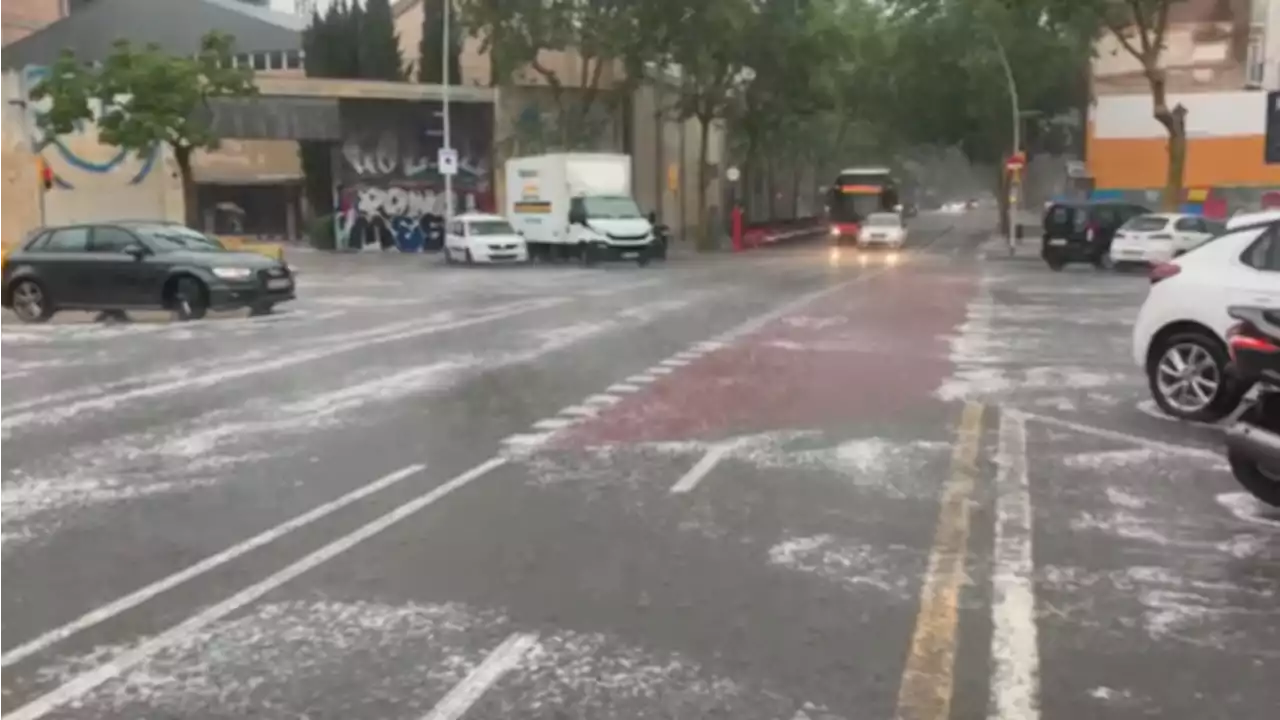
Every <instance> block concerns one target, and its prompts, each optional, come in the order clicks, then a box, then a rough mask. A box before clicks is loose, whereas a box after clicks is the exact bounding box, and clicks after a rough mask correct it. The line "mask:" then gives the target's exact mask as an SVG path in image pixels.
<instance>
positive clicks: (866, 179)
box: [827, 167, 899, 244]
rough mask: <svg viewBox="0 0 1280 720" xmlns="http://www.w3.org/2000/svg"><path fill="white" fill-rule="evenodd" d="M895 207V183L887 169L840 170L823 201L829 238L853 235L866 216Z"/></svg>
mask: <svg viewBox="0 0 1280 720" xmlns="http://www.w3.org/2000/svg"><path fill="white" fill-rule="evenodd" d="M898 210H899V200H898V183H897V181H896V180H895V179H894V177H893V174H892V173H891V172H890V170H889V168H883V167H862V168H848V169H845V170H841V171H840V174H839V175H837V176H836V181H835V183H834V184H833V185H832V186H831V191H830V193H829V198H828V200H827V221H828V222H830V223H831V239H832V241H834V242H835V243H836V244H839V243H840V242H841V241H843V240H844V239H845V238H857V237H858V228H859V227H860V226H861V225H862V221H863V220H865V219H866V217H867V216H868V215H870V214H871V213H877V212H897V211H898Z"/></svg>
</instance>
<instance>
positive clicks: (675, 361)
mask: <svg viewBox="0 0 1280 720" xmlns="http://www.w3.org/2000/svg"><path fill="white" fill-rule="evenodd" d="M658 364H659V365H662V366H664V367H686V366H688V365H689V361H688V360H685V359H684V358H680V357H669V358H667V359H666V360H663V361H662V362H660V363H658Z"/></svg>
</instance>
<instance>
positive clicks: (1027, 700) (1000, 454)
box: [987, 411, 1040, 720]
mask: <svg viewBox="0 0 1280 720" xmlns="http://www.w3.org/2000/svg"><path fill="white" fill-rule="evenodd" d="M1026 422H1027V421H1026V418H1024V417H1023V416H1022V415H1019V414H1018V413H1016V412H1011V411H1006V412H1002V413H1001V414H1000V439H999V445H998V447H997V450H996V464H997V466H998V470H997V472H996V483H995V485H996V522H995V525H996V527H995V567H994V569H993V571H992V574H991V585H992V603H991V621H992V628H993V631H992V635H991V657H992V660H993V663H994V668H993V670H992V675H991V698H990V705H989V707H988V709H987V717H988V718H990V719H991V720H1038V719H1039V717H1040V647H1039V642H1038V637H1037V630H1036V598H1035V588H1034V586H1033V584H1032V575H1033V573H1034V572H1035V566H1034V564H1033V560H1032V554H1031V542H1032V529H1031V525H1032V518H1033V515H1032V510H1031V486H1030V480H1029V478H1028V476H1027V424H1026Z"/></svg>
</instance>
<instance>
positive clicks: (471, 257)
mask: <svg viewBox="0 0 1280 720" xmlns="http://www.w3.org/2000/svg"><path fill="white" fill-rule="evenodd" d="M465 258H466V262H467V264H468V265H475V264H476V258H475V256H474V255H472V254H471V248H467V249H466V255H465Z"/></svg>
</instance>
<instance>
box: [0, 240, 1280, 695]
mask: <svg viewBox="0 0 1280 720" xmlns="http://www.w3.org/2000/svg"><path fill="white" fill-rule="evenodd" d="M991 225H992V223H991V218H990V217H979V218H973V217H949V216H944V215H928V216H922V217H921V218H920V219H919V221H918V222H917V225H916V226H915V227H916V228H917V229H915V230H913V236H912V240H911V242H910V244H909V246H908V248H907V249H906V250H904V251H903V252H902V253H901V254H900V256H897V257H898V261H897V262H890V261H889V258H888V254H886V253H868V254H859V253H856V252H853V251H849V250H848V249H846V250H845V251H844V252H842V253H841V254H840V255H839V256H838V257H837V256H834V255H832V254H831V253H830V252H829V249H828V247H827V246H826V244H824V243H822V242H821V241H814V242H808V243H797V244H795V245H790V246H787V247H780V248H775V249H768V250H761V251H758V252H754V253H746V254H743V255H732V256H727V255H722V256H715V257H709V258H692V259H689V258H673V259H671V260H670V261H668V262H667V263H665V264H662V265H655V266H653V267H649V268H637V267H635V266H634V265H630V264H626V265H622V264H619V265H612V266H605V267H602V268H597V269H583V268H576V267H527V268H497V269H456V268H445V267H444V266H443V265H442V264H440V263H438V262H437V261H435V260H432V259H430V258H411V259H410V260H409V261H405V260H404V259H403V258H397V259H395V260H394V261H392V260H390V259H388V258H384V257H382V256H380V255H372V256H369V255H360V256H356V257H329V256H324V255H320V254H314V255H302V254H299V255H298V256H297V258H291V260H294V261H295V262H296V264H297V265H298V267H300V268H301V272H302V274H301V275H300V279H299V300H298V301H297V302H295V303H291V304H290V305H289V306H288V307H286V308H284V309H282V310H281V311H280V312H279V313H278V314H277V315H274V316H269V317H265V318H243V317H234V318H212V319H209V320H205V321H202V322H196V323H184V324H171V323H161V322H149V321H145V322H135V323H130V324H122V325H101V324H91V323H80V322H67V323H56V322H55V323H53V324H50V325H45V326H38V327H37V326H21V325H18V324H17V323H16V322H13V321H12V320H11V318H9V317H8V316H6V317H5V320H4V327H3V334H2V339H3V416H2V420H0V423H2V426H3V432H4V475H3V496H2V497H3V533H4V541H3V572H4V590H5V592H4V595H3V613H4V630H5V633H4V641H3V646H4V654H3V664H4V677H3V687H4V695H3V712H4V714H5V717H6V718H9V717H12V718H15V719H17V718H28V719H30V718H44V717H48V718H162V717H163V718H170V717H172V718H179V717H180V718H245V717H255V718H309V719H311V720H316V719H318V718H397V719H399V718H403V719H406V720H412V719H416V718H433V719H437V720H445V719H454V718H460V717H466V718H468V719H469V720H470V719H483V718H495V719H496V718H509V717H510V718H517V717H518V718H530V719H532V718H546V719H548V720H550V719H552V718H556V719H560V718H584V719H585V718H591V719H593V720H603V719H605V718H634V719H645V718H655V719H656V718H734V719H735V720H793V719H794V720H801V719H804V718H808V719H809V720H820V719H827V720H835V719H844V720H860V719H863V718H904V719H910V718H945V717H951V718H965V719H967V718H984V717H999V718H1016V719H1019V720H1024V719H1030V718H1037V717H1044V718H1051V719H1054V720H1075V719H1076V718H1085V717H1089V718H1132V717H1157V716H1158V717H1179V718H1181V717H1185V718H1196V719H1197V720H1202V719H1206V718H1232V719H1233V720H1240V719H1243V718H1263V717H1268V716H1271V713H1272V712H1274V709H1275V708H1276V707H1280V685H1277V684H1276V683H1275V681H1274V678H1275V675H1276V670H1277V668H1278V667H1280V622H1277V620H1280V612H1278V611H1277V609H1276V606H1275V598H1276V592H1277V590H1278V589H1280V516H1277V515H1275V514H1274V513H1268V512H1266V511H1263V510H1261V509H1260V507H1259V506H1258V504H1257V503H1255V502H1254V501H1253V500H1252V499H1251V498H1250V497H1248V496H1247V495H1246V494H1245V493H1243V492H1242V491H1240V490H1239V489H1238V488H1237V486H1236V485H1235V483H1234V481H1233V479H1232V478H1231V475H1230V472H1229V471H1228V469H1227V468H1226V465H1225V461H1224V460H1223V458H1222V453H1221V450H1220V445H1221V443H1220V431H1219V430H1218V429H1217V428H1215V427H1203V426H1194V425H1188V424H1181V423H1176V422H1173V421H1171V420H1167V419H1164V418H1162V417H1160V416H1159V414H1158V413H1157V412H1156V411H1155V410H1154V409H1153V408H1152V407H1151V406H1150V404H1149V403H1148V402H1147V401H1146V399H1147V398H1148V393H1147V390H1146V384H1145V380H1144V378H1143V376H1142V374H1141V373H1140V372H1139V371H1138V369H1136V368H1134V367H1132V364H1131V361H1130V359H1129V357H1130V353H1129V342H1130V337H1129V329H1130V326H1131V323H1132V319H1133V316H1134V313H1135V312H1136V309H1137V306H1138V304H1139V303H1140V302H1141V299H1142V297H1143V296H1144V293H1145V292H1146V281H1145V280H1144V279H1143V278H1142V277H1139V276H1131V275H1130V276H1125V275H1119V274H1111V273H1105V274H1104V273H1097V272H1095V271H1093V270H1092V269H1088V270H1084V269H1076V268H1072V269H1071V270H1069V271H1068V272H1065V273H1050V272H1048V271H1047V270H1046V269H1045V268H1044V266H1043V265H1042V264H1039V263H1030V262H1022V261H1018V260H1011V259H999V258H995V257H992V258H985V257H984V256H983V255H982V253H981V251H980V245H981V244H982V243H983V242H984V241H986V240H987V239H988V232H989V228H990V227H991ZM1267 708H1271V709H1272V710H1271V711H1268V710H1267Z"/></svg>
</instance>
